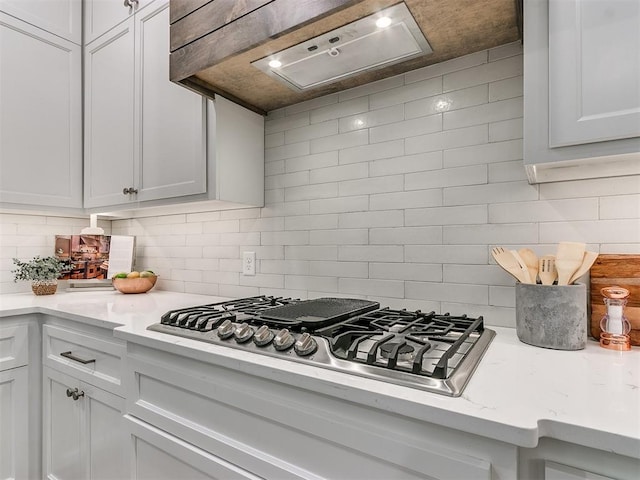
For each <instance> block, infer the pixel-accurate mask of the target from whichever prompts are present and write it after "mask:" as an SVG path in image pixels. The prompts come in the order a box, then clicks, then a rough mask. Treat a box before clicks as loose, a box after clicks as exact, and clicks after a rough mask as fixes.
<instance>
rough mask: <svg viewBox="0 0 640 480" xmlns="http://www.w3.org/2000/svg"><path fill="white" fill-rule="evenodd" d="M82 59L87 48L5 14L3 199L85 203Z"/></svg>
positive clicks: (0, 69) (0, 129) (0, 134)
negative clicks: (82, 53)
mask: <svg viewBox="0 0 640 480" xmlns="http://www.w3.org/2000/svg"><path fill="white" fill-rule="evenodd" d="M26 3H29V2H26ZM45 3H46V2H45ZM81 64H82V55H81V47H80V46H79V45H76V44H74V43H72V42H70V41H68V40H64V39H63V38H60V37H58V36H56V35H53V34H50V33H48V32H45V31H44V30H41V29H39V28H36V27H34V26H33V25H30V24H28V23H25V22H22V21H20V20H17V19H16V18H14V17H12V16H9V15H6V14H4V13H0V202H8V203H15V204H24V205H39V206H47V207H70V208H79V207H81V206H82V195H81V192H82V86H81V78H82V77H81Z"/></svg>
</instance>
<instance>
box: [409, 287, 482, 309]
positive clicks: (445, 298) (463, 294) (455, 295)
mask: <svg viewBox="0 0 640 480" xmlns="http://www.w3.org/2000/svg"><path fill="white" fill-rule="evenodd" d="M404 289H405V296H406V297H407V298H414V299H418V300H430V301H437V302H458V301H461V300H464V301H465V302H469V303H476V304H480V305H488V304H489V287H488V286H487V285H465V284H459V283H436V282H412V281H407V282H405V287H404ZM467 313H468V312H467Z"/></svg>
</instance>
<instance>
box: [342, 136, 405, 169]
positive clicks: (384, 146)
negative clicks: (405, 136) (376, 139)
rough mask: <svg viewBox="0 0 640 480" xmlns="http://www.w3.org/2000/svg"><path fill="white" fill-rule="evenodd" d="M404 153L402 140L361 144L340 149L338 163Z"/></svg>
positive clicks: (355, 161)
mask: <svg viewBox="0 0 640 480" xmlns="http://www.w3.org/2000/svg"><path fill="white" fill-rule="evenodd" d="M403 153H404V140H392V141H390V142H383V143H378V144H376V145H363V146H359V147H354V148H346V149H344V150H341V151H340V155H339V158H340V163H341V164H345V163H357V162H369V161H371V160H378V159H381V158H390V157H397V156H399V155H402V154H403Z"/></svg>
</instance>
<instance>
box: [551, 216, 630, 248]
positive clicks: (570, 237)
mask: <svg viewBox="0 0 640 480" xmlns="http://www.w3.org/2000/svg"><path fill="white" fill-rule="evenodd" d="M562 241H569V242H587V241H588V242H593V243H640V222H639V221H637V220H636V221H629V219H620V220H591V221H589V220H585V221H575V222H553V223H540V242H543V243H557V242H562Z"/></svg>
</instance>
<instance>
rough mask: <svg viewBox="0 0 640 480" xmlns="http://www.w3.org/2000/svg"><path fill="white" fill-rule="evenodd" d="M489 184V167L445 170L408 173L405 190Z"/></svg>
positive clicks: (474, 166)
mask: <svg viewBox="0 0 640 480" xmlns="http://www.w3.org/2000/svg"><path fill="white" fill-rule="evenodd" d="M482 183H487V166H486V165H473V166H470V167H459V168H445V169H442V170H431V171H428V172H418V173H408V174H406V175H405V184H404V188H405V190H422V189H428V188H438V187H452V186H459V185H477V184H482Z"/></svg>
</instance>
